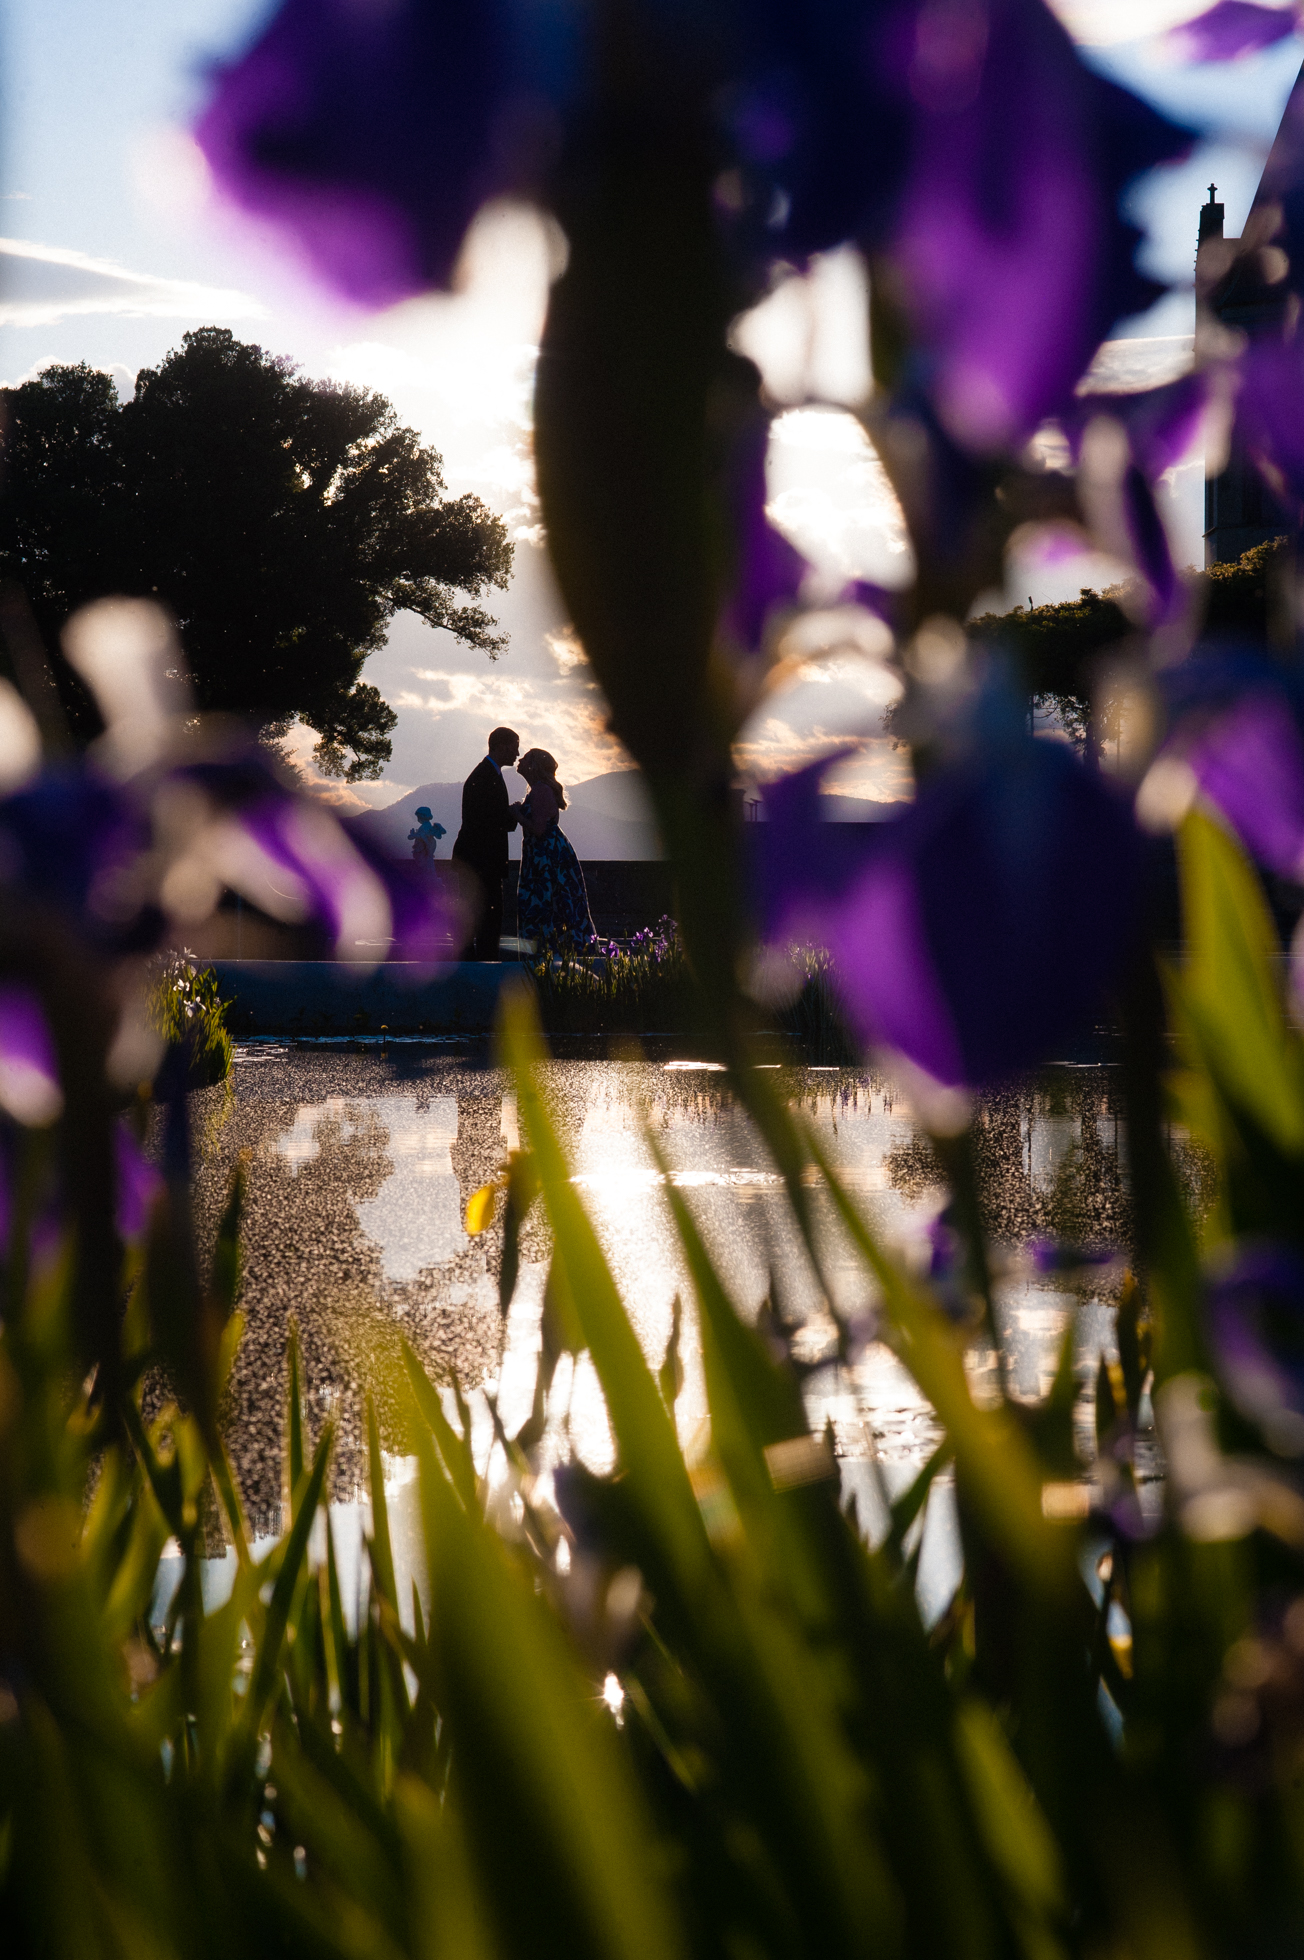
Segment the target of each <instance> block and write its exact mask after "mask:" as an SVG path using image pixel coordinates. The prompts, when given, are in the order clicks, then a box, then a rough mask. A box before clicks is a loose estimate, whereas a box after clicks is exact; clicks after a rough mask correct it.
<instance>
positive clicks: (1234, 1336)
mask: <svg viewBox="0 0 1304 1960" xmlns="http://www.w3.org/2000/svg"><path fill="white" fill-rule="evenodd" d="M1205 1312H1206V1317H1207V1323H1208V1328H1209V1336H1210V1340H1211V1343H1212V1346H1213V1350H1214V1355H1215V1358H1216V1360H1217V1364H1218V1369H1219V1373H1220V1374H1221V1375H1222V1378H1223V1380H1224V1382H1225V1383H1226V1385H1227V1389H1228V1392H1229V1394H1230V1395H1231V1398H1232V1400H1233V1402H1234V1403H1235V1404H1236V1406H1237V1408H1238V1409H1239V1410H1240V1411H1241V1413H1242V1415H1245V1416H1248V1417H1249V1418H1250V1419H1251V1420H1252V1421H1255V1422H1259V1423H1261V1424H1263V1426H1264V1429H1265V1432H1266V1433H1267V1435H1268V1439H1269V1441H1272V1440H1274V1431H1277V1432H1278V1433H1279V1434H1280V1435H1282V1437H1283V1440H1284V1438H1285V1436H1286V1434H1287V1433H1288V1432H1294V1440H1295V1441H1296V1442H1297V1441H1298V1438H1299V1435H1301V1434H1304V1257H1302V1256H1301V1254H1300V1251H1299V1249H1298V1247H1296V1246H1293V1245H1287V1244H1285V1243H1282V1242H1279V1241H1272V1240H1263V1241H1260V1242H1257V1243H1248V1244H1244V1245H1242V1246H1241V1247H1239V1248H1238V1250H1237V1252H1236V1253H1235V1256H1234V1257H1233V1258H1232V1260H1231V1261H1230V1263H1229V1264H1228V1265H1227V1266H1226V1268H1225V1269H1224V1270H1223V1271H1222V1272H1221V1273H1219V1274H1217V1275H1215V1276H1214V1277H1213V1278H1212V1279H1211V1280H1210V1282H1209V1285H1208V1288H1207V1291H1206V1294H1205ZM1283 1417H1285V1421H1284V1422H1283Z"/></svg>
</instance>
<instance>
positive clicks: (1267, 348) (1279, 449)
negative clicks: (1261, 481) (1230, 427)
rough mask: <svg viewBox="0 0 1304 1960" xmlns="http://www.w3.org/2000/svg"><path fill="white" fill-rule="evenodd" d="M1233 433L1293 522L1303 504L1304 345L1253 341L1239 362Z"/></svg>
mask: <svg viewBox="0 0 1304 1960" xmlns="http://www.w3.org/2000/svg"><path fill="white" fill-rule="evenodd" d="M1236 432H1237V436H1238V437H1239V438H1240V440H1241V441H1242V442H1243V443H1244V444H1245V447H1246V448H1247V450H1248V451H1249V453H1250V455H1251V457H1252V458H1253V460H1254V462H1255V463H1256V464H1257V465H1258V467H1259V469H1260V471H1261V472H1262V474H1263V476H1264V477H1265V478H1266V480H1267V482H1268V485H1269V487H1270V489H1271V490H1272V491H1273V493H1274V495H1276V496H1277V497H1278V498H1280V499H1281V501H1282V502H1283V503H1284V504H1285V505H1286V506H1287V507H1288V508H1290V507H1291V506H1293V515H1294V517H1295V520H1296V522H1298V521H1299V518H1300V515H1301V505H1304V343H1302V342H1301V341H1300V340H1299V339H1298V338H1296V339H1294V340H1291V341H1281V340H1275V339H1265V340H1256V341H1254V342H1253V343H1252V344H1251V346H1250V347H1249V349H1248V351H1247V352H1246V354H1245V355H1244V357H1243V359H1242V361H1241V391H1240V394H1239V395H1238V397H1237V401H1236Z"/></svg>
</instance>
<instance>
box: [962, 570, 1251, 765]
mask: <svg viewBox="0 0 1304 1960" xmlns="http://www.w3.org/2000/svg"><path fill="white" fill-rule="evenodd" d="M1285 550H1286V540H1285V539H1284V538H1276V539H1274V540H1273V541H1272V542H1271V543H1269V544H1260V545H1255V546H1254V547H1253V549H1252V550H1250V551H1247V552H1246V553H1245V554H1244V555H1243V556H1242V557H1241V558H1238V559H1237V560H1236V562H1235V563H1234V564H1231V565H1210V566H1208V567H1207V568H1206V569H1205V570H1204V571H1202V572H1191V573H1188V574H1187V577H1188V579H1189V581H1190V582H1191V584H1192V585H1193V586H1194V588H1195V599H1196V604H1197V606H1198V607H1199V608H1200V609H1201V611H1202V614H1203V633H1204V637H1205V638H1206V639H1233V638H1239V639H1249V640H1263V639H1265V638H1271V637H1273V635H1272V633H1271V630H1270V629H1271V626H1272V613H1273V609H1274V600H1275V578H1274V574H1275V572H1276V570H1277V569H1278V567H1279V566H1280V565H1281V564H1282V563H1283V562H1284V560H1283V553H1284V552H1285ZM1122 596H1123V594H1122V592H1121V589H1119V588H1111V589H1110V590H1108V591H1105V592H1091V591H1088V590H1086V589H1085V588H1084V589H1083V591H1082V592H1081V593H1080V594H1079V595H1078V597H1077V598H1076V599H1069V600H1066V601H1065V602H1064V603H1063V604H1061V605H1057V606H1026V607H1025V606H1016V607H1015V609H1014V611H1013V612H1008V613H984V614H983V615H982V616H981V618H978V619H975V620H972V621H971V622H970V626H969V632H970V634H971V636H972V637H973V638H974V639H976V640H981V641H985V642H986V643H987V644H988V645H990V646H999V647H1004V648H1005V649H1006V650H1007V651H1008V652H1010V653H1012V654H1013V656H1014V658H1015V660H1016V661H1017V663H1018V666H1019V671H1020V677H1021V679H1022V682H1023V685H1024V687H1025V688H1026V689H1027V692H1028V696H1029V698H1030V700H1031V701H1032V703H1033V705H1034V706H1035V707H1037V708H1041V709H1044V710H1048V711H1050V712H1052V713H1054V714H1056V715H1058V717H1059V719H1060V720H1061V721H1062V722H1063V724H1064V727H1065V728H1066V729H1067V730H1068V732H1069V734H1070V735H1071V736H1072V737H1073V738H1074V740H1075V741H1078V742H1084V741H1085V740H1086V738H1087V732H1088V729H1089V727H1090V723H1091V709H1092V693H1093V684H1094V682H1095V680H1096V676H1097V669H1098V666H1099V663H1100V659H1101V656H1102V655H1103V654H1104V653H1106V652H1107V651H1108V650H1109V648H1111V647H1117V646H1119V645H1120V644H1121V643H1122V642H1123V641H1124V640H1126V639H1127V638H1128V637H1129V635H1130V634H1131V633H1132V632H1133V631H1134V630H1135V629H1134V628H1133V626H1132V623H1131V621H1130V620H1129V619H1128V617H1127V614H1126V613H1125V611H1124V610H1123V607H1122V605H1121V604H1120V600H1121V598H1122Z"/></svg>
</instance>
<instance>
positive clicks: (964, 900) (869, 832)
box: [755, 737, 1141, 1088]
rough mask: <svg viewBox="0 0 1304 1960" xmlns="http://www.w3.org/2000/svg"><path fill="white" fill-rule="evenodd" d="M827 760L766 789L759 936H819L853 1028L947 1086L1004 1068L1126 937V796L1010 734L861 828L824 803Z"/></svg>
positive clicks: (1129, 844)
mask: <svg viewBox="0 0 1304 1960" xmlns="http://www.w3.org/2000/svg"><path fill="white" fill-rule="evenodd" d="M823 767H827V764H824V765H816V767H815V768H813V769H808V770H804V771H802V772H801V774H800V775H798V776H796V777H790V778H788V779H787V780H786V781H785V782H782V783H779V784H777V785H775V786H774V787H773V788H772V789H771V790H769V791H768V792H767V794H766V799H765V800H766V805H767V814H768V817H769V822H768V824H767V825H766V826H764V827H763V828H760V827H758V830H757V833H756V846H755V848H756V857H755V875H756V880H757V884H758V888H759V892H760V898H761V904H760V911H761V918H762V927H763V931H764V932H765V936H766V937H768V938H772V939H783V938H791V937H794V936H801V935H803V934H804V935H809V936H811V937H815V938H817V939H819V940H820V941H822V943H823V944H825V945H826V946H827V947H828V949H829V951H830V953H831V954H832V956H833V960H834V965H835V968H836V970H837V977H838V985H839V990H840V994H841V998H842V1000H843V1003H844V1005H845V1007H846V1011H847V1014H848V1017H849V1019H850V1021H851V1023H852V1025H853V1026H854V1028H855V1029H856V1031H857V1032H858V1033H859V1034H860V1035H861V1036H862V1037H863V1038H864V1039H865V1040H866V1041H867V1042H870V1043H873V1044H875V1045H877V1046H885V1047H889V1048H894V1049H897V1050H899V1051H900V1052H901V1053H902V1054H904V1055H905V1056H906V1057H907V1058H908V1059H909V1060H910V1061H912V1062H914V1063H915V1064H917V1065H918V1066H919V1067H920V1068H922V1069H924V1070H926V1071H927V1073H928V1074H929V1075H931V1076H933V1077H934V1078H935V1079H936V1080H937V1081H939V1082H942V1083H944V1084H946V1085H948V1086H950V1087H959V1086H961V1085H967V1086H969V1087H975V1088H977V1087H982V1086H984V1085H986V1084H990V1083H996V1082H1000V1081H1003V1080H1006V1079H1008V1078H1009V1077H1010V1076H1012V1075H1014V1074H1017V1073H1018V1072H1019V1071H1020V1070H1021V1069H1024V1068H1027V1067H1030V1066H1031V1065H1033V1064H1034V1063H1036V1062H1038V1061H1042V1060H1044V1059H1045V1058H1046V1057H1047V1056H1048V1055H1050V1054H1052V1053H1053V1052H1054V1050H1055V1048H1056V1047H1057V1046H1058V1045H1060V1044H1062V1043H1064V1042H1066V1041H1068V1040H1069V1039H1071V1037H1072V1036H1073V1035H1074V1034H1075V1033H1076V1032H1078V1031H1079V1030H1080V1028H1081V1026H1082V1024H1083V1022H1084V1021H1085V1020H1087V1019H1088V1018H1089V1016H1090V1015H1091V1014H1092V1012H1093V1011H1094V1010H1095V1009H1096V1008H1098V1007H1099V1006H1100V1004H1101V1002H1102V999H1103V997H1104V994H1105V992H1106V990H1107V988H1108V986H1109V984H1110V982H1111V980H1112V979H1113V977H1114V975H1115V974H1116V972H1117V970H1118V967H1119V965H1120V962H1121V960H1122V957H1123V955H1124V953H1125V952H1126V950H1127V948H1128V946H1129V944H1130V941H1131V937H1132V932H1133V928H1134V923H1135V918H1136V910H1137V899H1138V896H1139V889H1140V871H1141V855H1140V840H1139V838H1138V836H1137V833H1136V830H1135V826H1134V824H1133V821H1132V817H1131V814H1130V812H1129V810H1128V809H1127V807H1126V805H1125V804H1124V803H1123V802H1122V801H1121V800H1120V799H1119V798H1118V797H1117V796H1116V795H1114V793H1113V792H1112V791H1111V789H1110V788H1109V787H1108V786H1107V785H1106V783H1105V782H1104V781H1103V780H1102V779H1101V777H1100V776H1099V774H1097V773H1096V772H1094V771H1092V770H1090V769H1088V768H1086V767H1084V766H1083V765H1082V764H1081V763H1079V762H1078V761H1077V760H1076V758H1075V757H1074V756H1073V754H1072V753H1071V751H1070V750H1069V748H1068V746H1067V744H1065V743H1059V742H1048V741H1034V740H1032V739H1030V738H1026V737H1024V738H1013V739H1007V740H1005V741H1003V742H1000V743H997V744H995V745H993V747H992V749H991V751H990V752H989V753H988V754H987V755H986V756H985V757H984V758H981V759H977V758H975V759H970V760H966V761H963V762H959V763H956V764H954V765H950V766H947V767H945V768H939V769H938V770H936V771H935V772H934V773H932V774H931V775H929V776H927V777H926V778H925V779H924V781H923V783H922V785H921V787H920V791H919V797H918V801H917V802H916V803H915V804H913V805H912V806H911V808H910V809H909V810H908V811H907V813H906V814H905V815H904V816H902V817H899V818H897V819H894V820H892V821H889V822H886V823H882V824H875V825H873V826H865V834H864V835H863V836H862V837H859V838H857V837H855V836H854V835H848V836H845V837H838V836H837V835H836V833H837V832H838V831H844V832H854V830H855V829H856V826H852V825H826V824H822V823H820V821H819V818H818V812H817V796H818V779H819V774H820V772H821V769H822V768H823ZM771 839H773V840H774V843H773V845H771V843H770V840H771Z"/></svg>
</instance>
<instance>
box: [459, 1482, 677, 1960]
mask: <svg viewBox="0 0 1304 1960" xmlns="http://www.w3.org/2000/svg"><path fill="white" fill-rule="evenodd" d="M422 1496H423V1511H424V1514H425V1527H426V1537H427V1555H428V1558H429V1564H430V1576H431V1588H432V1595H433V1599H434V1601H435V1606H434V1611H433V1612H432V1615H431V1626H430V1640H429V1645H430V1647H431V1648H432V1649H434V1650H435V1653H436V1656H437V1660H436V1668H437V1673H438V1676H439V1678H440V1682H441V1689H442V1702H441V1712H442V1714H443V1717H444V1719H445V1721H447V1723H448V1724H449V1728H450V1730H451V1734H452V1745H453V1752H454V1763H455V1770H454V1778H455V1782H456V1783H457V1786H458V1792H459V1809H460V1814H461V1816H462V1819H463V1822H464V1825H465V1829H466V1833H467V1839H468V1842H469V1844H470V1847H471V1850H472V1856H473V1862H474V1865H475V1868H476V1870H477V1873H478V1875H479V1881H480V1887H481V1897H482V1899H483V1900H484V1902H485V1905H486V1907H487V1908H488V1909H489V1910H490V1911H491V1912H492V1913H493V1914H494V1916H495V1917H496V1919H497V1921H498V1924H499V1928H500V1933H501V1936H502V1945H503V1948H504V1949H505V1950H507V1951H513V1950H518V1951H557V1952H562V1951H574V1952H576V1953H592V1954H601V1955H604V1956H609V1960H673V1956H674V1955H676V1954H677V1953H678V1952H679V1951H680V1941H679V1936H678V1931H677V1928H676V1925H675V1921H674V1919H673V1918H672V1917H671V1915H670V1913H669V1911H668V1910H667V1905H668V1895H667V1893H666V1891H665V1890H664V1889H663V1888H662V1886H661V1885H659V1884H658V1883H657V1882H656V1880H655V1879H654V1877H653V1872H652V1866H651V1859H650V1856H649V1852H650V1832H649V1825H648V1820H647V1819H646V1817H645V1816H644V1815H643V1812H642V1809H641V1806H640V1804H639V1802H638V1798H637V1794H636V1791H635V1788H634V1786H633V1784H632V1782H631V1781H630V1779H629V1778H628V1775H627V1772H626V1771H625V1769H624V1766H623V1764H622V1762H621V1758H620V1754H619V1751H618V1749H617V1748H616V1743H615V1736H614V1731H612V1730H611V1728H610V1727H609V1726H604V1725H609V1717H607V1716H606V1714H605V1712H604V1711H603V1710H602V1709H601V1707H600V1704H599V1703H598V1701H597V1697H596V1693H595V1690H594V1688H593V1686H592V1685H591V1684H590V1683H587V1682H586V1681H585V1680H584V1678H583V1677H582V1676H581V1675H580V1673H579V1672H578V1670H577V1669H576V1667H575V1664H574V1662H573V1660H572V1659H571V1656H570V1655H569V1653H568V1652H567V1650H566V1648H565V1646H564V1644H563V1642H562V1639H561V1636H560V1634H559V1632H558V1630H557V1627H556V1625H555V1623H554V1622H553V1621H552V1620H551V1618H550V1617H549V1616H548V1615H547V1614H546V1613H545V1611H544V1609H543V1608H542V1606H541V1605H540V1603H539V1602H538V1600H536V1598H535V1597H534V1595H533V1593H532V1591H531V1590H530V1589H529V1588H528V1586H527V1585H526V1584H525V1583H523V1580H522V1577H521V1575H520V1574H519V1573H518V1571H517V1570H516V1569H515V1567H514V1566H513V1565H512V1564H511V1562H510V1561H509V1559H508V1557H507V1555H506V1554H505V1552H504V1550H503V1548H502V1547H501V1546H500V1544H499V1543H498V1541H497V1539H496V1538H495V1537H494V1536H493V1535H492V1534H491V1533H490V1532H489V1531H488V1530H487V1528H486V1527H484V1526H483V1525H482V1524H481V1523H480V1521H479V1519H478V1518H476V1517H473V1516H470V1515H468V1513H467V1512H466V1511H465V1510H463V1508H462V1507H461V1505H459V1504H458V1503H457V1501H456V1499H455V1497H454V1495H453V1492H452V1490H451V1488H450V1487H449V1485H448V1483H447V1482H446V1480H445V1479H444V1478H442V1477H439V1476H434V1475H431V1476H428V1477H425V1478H423V1481H422Z"/></svg>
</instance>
